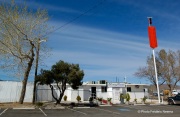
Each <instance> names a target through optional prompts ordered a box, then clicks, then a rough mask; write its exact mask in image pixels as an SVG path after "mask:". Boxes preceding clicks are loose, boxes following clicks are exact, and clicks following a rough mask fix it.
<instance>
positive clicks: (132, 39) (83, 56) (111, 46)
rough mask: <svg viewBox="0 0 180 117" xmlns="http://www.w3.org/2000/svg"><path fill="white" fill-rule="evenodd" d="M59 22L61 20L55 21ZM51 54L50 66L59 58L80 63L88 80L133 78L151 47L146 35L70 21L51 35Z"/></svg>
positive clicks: (161, 42) (168, 43)
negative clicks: (74, 23)
mask: <svg viewBox="0 0 180 117" xmlns="http://www.w3.org/2000/svg"><path fill="white" fill-rule="evenodd" d="M53 23H55V24H56V25H58V24H61V23H62V22H60V23H57V22H53ZM159 43H160V48H164V47H165V48H170V49H171V48H172V47H171V46H170V45H171V44H172V45H174V46H173V48H177V47H178V44H176V43H174V42H169V41H160V42H159ZM48 44H49V46H51V47H53V52H52V54H53V55H52V56H51V57H50V58H49V59H48V60H47V61H46V63H48V66H51V65H52V64H55V63H56V62H57V61H59V60H64V61H67V62H70V63H78V64H80V66H81V68H82V69H83V70H84V71H85V74H86V75H85V80H93V79H94V80H96V79H102V78H104V79H106V80H110V79H109V78H112V77H116V76H119V77H124V75H127V76H128V77H130V78H133V77H134V76H133V74H134V73H135V72H136V70H137V69H138V68H139V67H140V66H145V64H146V58H147V56H149V55H151V54H152V52H151V49H150V47H149V42H148V38H147V37H141V36H134V35H131V34H124V33H117V32H111V31H107V30H101V29H97V28H96V29H95V28H90V27H84V26H77V25H73V24H71V25H70V26H68V27H66V28H64V29H63V30H59V31H57V32H56V33H54V34H53V35H51V36H50V39H49V42H48Z"/></svg>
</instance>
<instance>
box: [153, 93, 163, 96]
mask: <svg viewBox="0 0 180 117" xmlns="http://www.w3.org/2000/svg"><path fill="white" fill-rule="evenodd" d="M153 96H158V93H157V92H154V93H153ZM160 96H163V93H160Z"/></svg>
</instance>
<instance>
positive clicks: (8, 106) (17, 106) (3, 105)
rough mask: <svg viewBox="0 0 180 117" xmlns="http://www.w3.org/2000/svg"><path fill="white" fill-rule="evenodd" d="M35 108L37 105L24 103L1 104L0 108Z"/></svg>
mask: <svg viewBox="0 0 180 117" xmlns="http://www.w3.org/2000/svg"><path fill="white" fill-rule="evenodd" d="M33 107H35V105H33V104H31V103H23V104H19V103H15V102H12V103H0V108H33Z"/></svg>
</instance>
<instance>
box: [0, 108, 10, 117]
mask: <svg viewBox="0 0 180 117" xmlns="http://www.w3.org/2000/svg"><path fill="white" fill-rule="evenodd" d="M7 110H8V108H6V109H5V110H4V111H3V112H2V113H0V116H1V115H2V114H3V113H5V112H6V111H7Z"/></svg>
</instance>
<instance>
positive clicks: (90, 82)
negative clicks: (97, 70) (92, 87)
mask: <svg viewBox="0 0 180 117" xmlns="http://www.w3.org/2000/svg"><path fill="white" fill-rule="evenodd" d="M88 84H96V82H95V81H89V82H88Z"/></svg>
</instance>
